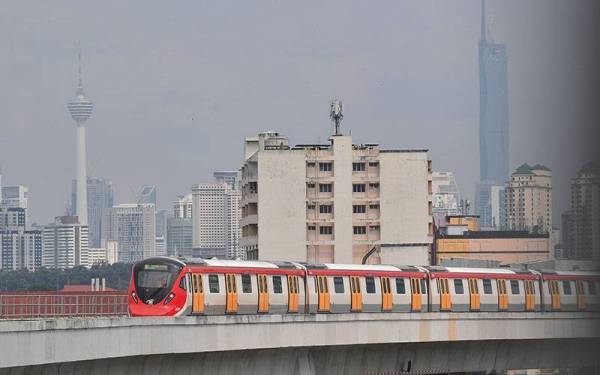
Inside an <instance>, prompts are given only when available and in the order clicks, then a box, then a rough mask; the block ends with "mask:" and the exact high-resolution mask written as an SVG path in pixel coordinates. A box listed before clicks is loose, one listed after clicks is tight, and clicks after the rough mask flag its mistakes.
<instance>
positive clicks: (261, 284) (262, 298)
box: [256, 275, 269, 313]
mask: <svg viewBox="0 0 600 375" xmlns="http://www.w3.org/2000/svg"><path fill="white" fill-rule="evenodd" d="M256 280H257V283H258V312H259V313H268V312H269V288H268V286H267V275H256Z"/></svg>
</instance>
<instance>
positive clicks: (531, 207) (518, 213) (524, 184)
mask: <svg viewBox="0 0 600 375" xmlns="http://www.w3.org/2000/svg"><path fill="white" fill-rule="evenodd" d="M504 196H505V208H506V221H507V222H506V227H507V228H509V229H510V230H519V231H527V232H530V233H550V232H551V231H552V171H551V170H550V169H549V168H548V167H545V166H543V165H540V164H536V165H534V166H533V167H532V166H529V165H528V164H523V165H521V166H520V167H519V168H517V169H516V171H515V172H514V173H513V174H512V175H511V179H510V181H508V182H507V183H506V188H505V194H504Z"/></svg>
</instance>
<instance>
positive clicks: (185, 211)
mask: <svg viewBox="0 0 600 375" xmlns="http://www.w3.org/2000/svg"><path fill="white" fill-rule="evenodd" d="M193 205H194V204H193V200H192V194H188V195H180V196H178V197H177V200H176V201H175V202H173V217H174V218H176V219H191V218H192V207H193Z"/></svg>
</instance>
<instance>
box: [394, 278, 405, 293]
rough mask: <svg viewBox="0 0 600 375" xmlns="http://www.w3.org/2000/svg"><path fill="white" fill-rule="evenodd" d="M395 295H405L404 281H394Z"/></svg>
mask: <svg viewBox="0 0 600 375" xmlns="http://www.w3.org/2000/svg"><path fill="white" fill-rule="evenodd" d="M396 294H406V285H404V279H396Z"/></svg>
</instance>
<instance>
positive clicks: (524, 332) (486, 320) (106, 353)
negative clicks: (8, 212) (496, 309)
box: [0, 313, 600, 374]
mask: <svg viewBox="0 0 600 375" xmlns="http://www.w3.org/2000/svg"><path fill="white" fill-rule="evenodd" d="M599 338H600V314H591V313H414V314H413V313H362V314H318V315H297V316H294V315H259V316H257V315H251V316H192V317H183V318H97V319H92V318H72V319H56V320H38V321H35V320H31V321H0V368H5V369H7V370H9V368H15V367H23V366H37V365H49V364H57V365H58V364H63V367H64V364H66V363H71V365H75V364H76V363H81V362H82V361H92V362H96V364H95V365H96V366H100V364H101V362H102V361H103V360H106V359H114V358H122V359H120V360H118V361H116V362H123V363H127V364H128V366H130V365H131V363H133V362H132V361H134V362H135V361H142V362H144V363H145V361H152V360H155V361H156V360H158V358H163V361H168V362H169V363H171V362H173V359H174V358H176V357H178V356H175V354H177V355H179V358H181V361H180V362H179V364H180V365H181V364H182V363H184V362H185V361H186V359H185V358H187V357H186V356H190V355H196V356H197V355H199V354H203V355H204V357H207V356H208V357H220V358H221V359H225V358H223V357H224V356H225V357H228V358H230V360H233V361H235V358H236V357H243V358H244V363H245V364H246V365H247V364H248V363H251V362H252V359H249V357H248V356H249V355H251V353H256V354H255V355H256V356H257V357H256V360H258V359H260V360H261V362H262V363H265V362H264V361H265V360H267V359H271V360H276V359H277V358H279V360H280V361H282V363H291V364H295V365H294V366H295V367H294V369H300V370H294V371H291V372H295V373H303V374H304V373H308V374H312V373H315V374H316V373H319V372H318V369H319V368H320V367H318V366H317V364H318V363H319V361H323V360H324V359H323V358H321V357H322V356H323V355H325V354H326V353H330V355H331V356H333V357H335V356H338V357H339V356H341V357H339V358H346V356H347V355H349V353H352V352H353V351H354V352H356V351H360V350H364V351H367V352H373V351H374V350H375V352H376V353H380V352H381V353H384V352H386V351H387V352H389V353H391V354H390V355H391V357H390V358H393V359H394V361H395V362H394V363H393V364H390V366H391V367H393V368H395V369H398V368H402V369H405V370H406V369H408V368H407V367H410V368H411V370H416V369H418V368H423V369H424V367H427V366H434V365H436V366H441V367H440V368H444V369H446V370H447V369H448V367H449V363H451V358H453V356H454V357H455V356H457V355H460V357H461V358H462V357H465V354H464V351H471V354H470V356H469V355H467V356H466V357H465V358H466V359H465V360H468V361H472V362H473V364H472V366H471V367H473V368H474V369H475V368H476V369H487V368H493V367H490V366H494V364H498V361H500V362H501V361H503V359H502V358H501V356H503V355H504V356H508V357H509V358H507V359H506V360H507V361H509V360H511V361H512V362H511V365H518V364H520V363H514V362H515V359H518V358H519V354H520V355H521V356H522V357H523V361H525V362H527V360H528V359H527V355H526V353H527V350H532V352H531V353H532V354H531V355H530V356H529V357H530V362H527V363H525V362H523V364H524V365H525V364H526V365H528V366H529V365H530V363H531V365H533V363H532V362H531V358H537V359H538V360H540V361H545V362H544V363H548V365H553V364H551V363H549V362H548V361H552V359H553V358H556V359H557V361H558V362H560V358H557V356H560V354H561V352H562V353H563V354H564V353H567V352H568V351H569V350H568V349H569V347H570V348H571V349H573V348H575V347H576V346H577V345H578V343H582V346H581V348H579V349H577V350H571V351H574V353H571V354H569V360H573V361H581V360H585V361H588V362H589V361H590V360H592V361H596V362H593V364H596V363H597V361H599V360H600V359H598V358H593V357H597V355H595V356H594V355H592V358H588V357H589V355H588V356H587V357H586V359H584V358H583V357H582V358H576V356H577V355H578V353H577V352H581V353H582V355H586V353H587V352H589V350H588V349H589V348H590V345H592V346H593V345H595V344H598V342H600V339H599ZM527 342H529V343H531V344H530V345H529V349H528V347H527V346H526V345H525V343H527ZM449 344H451V345H449ZM567 344H568V345H569V347H566V346H565V345H567ZM377 348H380V349H377ZM469 348H470V349H469ZM516 348H520V349H516ZM409 349H410V350H409ZM423 350H425V353H430V355H431V356H434V357H431V358H426V357H424V356H426V354H423V353H421V354H419V353H420V352H422V351H423ZM514 350H518V352H515V351H514ZM549 351H557V352H555V353H549ZM288 352H289V353H290V354H289V355H292V356H293V358H294V359H292V358H288V357H286V356H283V353H288ZM261 353H262V354H261ZM269 353H271V354H269ZM302 353H304V354H302ZM311 353H312V354H311ZM402 353H406V355H405V354H402ZM461 353H463V354H462V355H461ZM503 353H504V354H503ZM511 353H512V354H511ZM592 353H593V351H592ZM363 354H364V353H363ZM356 355H358V354H356V353H355V354H354V356H356ZM261 356H262V357H261ZM298 356H300V357H298ZM302 356H304V357H302ZM402 356H405V357H406V358H404V359H402V360H400V359H399V358H400V357H402ZM573 356H575V357H573ZM333 357H332V358H333ZM338 357H335V358H338ZM379 357H381V356H379ZM128 358H129V359H130V360H129V361H128ZM190 358H191V357H190ZM319 358H321V359H319ZM411 358H412V359H411ZM468 358H471V359H468ZM215 359H216V358H215ZM188 360H189V361H192V362H194V361H196V362H197V361H198V360H199V359H198V357H196V358H195V359H188ZM380 360H381V361H382V362H381V361H380V362H381V363H384V362H386V361H387V362H389V360H385V358H383V357H381V358H380ZM98 361H100V362H98ZM315 361H316V362H315ZM449 361H450V362H449ZM565 361H566V359H564V360H563V361H562V362H561V363H568V361H567V362H565ZM116 362H115V361H114V360H112V362H111V363H116ZM220 362H222V361H220ZM267 362H268V360H267ZM588 362H586V363H587V364H588V365H590V363H588ZM173 363H175V362H173ZM207 363H208V362H207ZM507 363H508V362H507ZM536 363H537V362H536ZM298 364H300V365H298ZM211 365H212V366H214V363H211ZM273 365H276V363H275V362H273ZM231 366H234V363H233V362H232V363H231ZM456 366H463V367H464V368H466V367H468V366H467V364H460V365H458V364H457V365H456ZM503 366H506V365H503ZM375 367H377V366H375ZM524 367H525V366H523V368H524ZM464 368H463V369H464ZM504 368H506V367H504ZM311 369H312V370H311ZM262 370H264V368H262ZM364 370H365V371H366V370H367V369H364ZM128 371H129V372H131V370H128ZM298 371H300V372H298ZM306 371H308V372H306ZM2 373H9V372H6V371H0V374H2ZM209 373H210V372H209ZM214 373H219V372H218V371H216V372H214ZM223 373H226V372H223ZM257 373H259V372H257Z"/></svg>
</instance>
